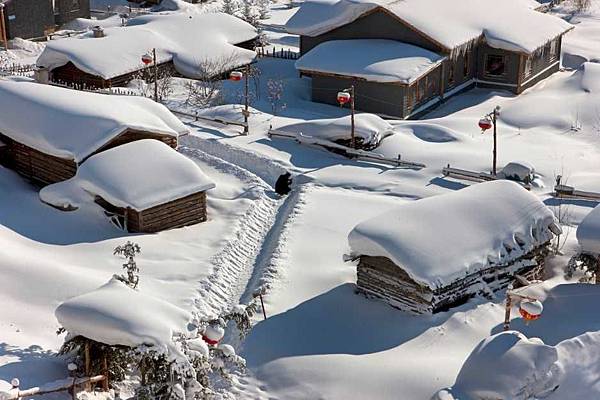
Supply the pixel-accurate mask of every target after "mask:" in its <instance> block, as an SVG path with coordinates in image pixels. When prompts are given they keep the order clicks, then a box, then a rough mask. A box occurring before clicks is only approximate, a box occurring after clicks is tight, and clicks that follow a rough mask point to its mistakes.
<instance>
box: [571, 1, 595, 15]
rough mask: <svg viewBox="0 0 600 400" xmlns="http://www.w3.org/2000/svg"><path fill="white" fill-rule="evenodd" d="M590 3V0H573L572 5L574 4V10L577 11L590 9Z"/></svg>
mask: <svg viewBox="0 0 600 400" xmlns="http://www.w3.org/2000/svg"><path fill="white" fill-rule="evenodd" d="M591 5H592V0H574V1H573V6H575V10H576V11H577V12H580V13H581V12H584V11H587V10H589V9H590V7H591Z"/></svg>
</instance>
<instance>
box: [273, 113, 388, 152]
mask: <svg viewBox="0 0 600 400" xmlns="http://www.w3.org/2000/svg"><path fill="white" fill-rule="evenodd" d="M350 126H351V122H350V116H349V115H348V116H345V117H341V118H325V119H315V120H310V121H304V122H297V123H293V124H289V125H284V126H282V127H280V128H279V129H281V130H282V131H285V132H290V133H294V134H296V135H300V134H302V135H304V136H308V137H312V138H317V139H324V140H329V141H332V142H335V141H336V140H350V138H351V128H350ZM354 133H355V135H356V137H359V138H361V139H362V140H363V143H365V144H367V145H373V146H376V145H377V144H379V142H380V141H381V140H382V139H383V138H385V137H387V136H390V135H392V134H394V127H393V126H392V125H390V123H389V122H387V121H386V120H384V119H382V118H381V117H379V116H377V115H375V114H367V113H359V114H356V115H355V116H354Z"/></svg>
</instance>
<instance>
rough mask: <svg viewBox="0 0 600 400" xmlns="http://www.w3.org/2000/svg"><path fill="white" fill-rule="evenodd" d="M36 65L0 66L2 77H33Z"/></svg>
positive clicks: (14, 64)
mask: <svg viewBox="0 0 600 400" xmlns="http://www.w3.org/2000/svg"><path fill="white" fill-rule="evenodd" d="M35 70H36V66H35V64H16V63H13V64H10V65H3V66H0V75H2V76H31V74H32V73H33V72H35Z"/></svg>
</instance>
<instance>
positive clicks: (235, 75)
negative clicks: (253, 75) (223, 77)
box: [229, 71, 244, 82]
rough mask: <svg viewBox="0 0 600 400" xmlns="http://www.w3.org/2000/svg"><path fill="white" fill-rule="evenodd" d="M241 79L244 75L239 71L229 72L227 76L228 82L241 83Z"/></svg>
mask: <svg viewBox="0 0 600 400" xmlns="http://www.w3.org/2000/svg"><path fill="white" fill-rule="evenodd" d="M243 77H244V74H243V73H241V72H240V71H231V73H230V74H229V80H232V81H235V82H238V81H241V80H242V78H243Z"/></svg>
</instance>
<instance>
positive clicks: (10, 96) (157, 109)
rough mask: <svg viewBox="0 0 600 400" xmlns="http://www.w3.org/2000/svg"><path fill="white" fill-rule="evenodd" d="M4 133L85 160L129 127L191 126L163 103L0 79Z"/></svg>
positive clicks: (170, 131)
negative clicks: (184, 123) (183, 122)
mask: <svg viewBox="0 0 600 400" xmlns="http://www.w3.org/2000/svg"><path fill="white" fill-rule="evenodd" d="M0 110H2V117H1V118H0V133H2V134H4V135H6V136H8V137H9V138H11V139H13V140H15V141H17V142H20V143H23V144H25V145H27V146H29V147H32V148H34V149H36V150H39V151H41V152H44V153H46V154H50V155H53V156H56V157H60V158H68V159H73V160H75V162H81V161H82V160H84V159H85V158H86V157H88V156H89V155H90V154H92V153H94V152H95V151H97V150H98V149H100V148H101V147H102V146H104V145H105V144H107V143H108V142H110V141H111V140H112V139H114V138H116V137H117V136H119V135H120V134H121V133H123V132H124V131H126V130H127V129H133V130H137V131H144V132H151V133H156V134H163V135H170V136H174V137H177V136H178V135H179V134H181V133H186V132H187V131H188V129H187V128H186V127H185V126H184V125H183V124H182V123H181V121H179V119H177V117H175V116H174V115H173V114H171V112H170V111H169V110H168V109H167V108H166V107H165V106H163V105H161V104H158V103H155V102H154V101H152V100H150V99H147V98H143V97H134V96H108V95H103V94H96V93H89V92H82V91H77V90H70V89H63V88H58V87H55V86H51V85H42V84H38V83H34V82H25V81H20V82H15V81H6V80H1V81H0Z"/></svg>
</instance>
